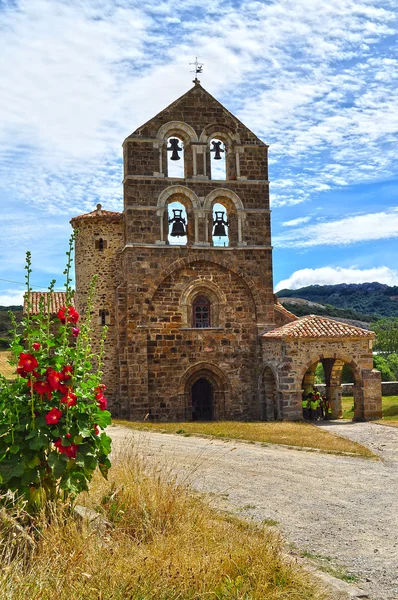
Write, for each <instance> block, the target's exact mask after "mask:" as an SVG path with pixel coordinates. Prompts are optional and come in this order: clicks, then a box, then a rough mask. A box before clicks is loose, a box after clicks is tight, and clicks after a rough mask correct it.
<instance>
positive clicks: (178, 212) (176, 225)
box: [169, 208, 187, 237]
mask: <svg viewBox="0 0 398 600" xmlns="http://www.w3.org/2000/svg"><path fill="white" fill-rule="evenodd" d="M172 210H173V217H172V218H171V219H169V225H171V224H172V228H171V232H170V235H171V237H184V236H185V235H187V232H186V229H185V225H186V220H185V219H184V217H183V216H182V209H180V208H173V209H172Z"/></svg>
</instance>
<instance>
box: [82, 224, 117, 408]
mask: <svg viewBox="0 0 398 600" xmlns="http://www.w3.org/2000/svg"><path fill="white" fill-rule="evenodd" d="M121 217H122V215H120V218H117V219H115V218H113V219H112V218H108V217H100V216H99V217H94V218H93V217H91V218H89V219H81V220H79V219H77V220H75V221H73V226H74V228H76V229H78V234H77V238H76V242H75V272H76V307H77V310H78V311H79V312H81V313H82V314H84V312H85V311H86V307H87V295H88V290H89V287H90V282H91V279H92V277H93V275H97V276H98V279H97V284H96V290H95V297H94V312H93V315H92V329H93V333H92V348H93V350H94V352H95V353H98V350H99V340H100V338H101V335H102V332H103V326H102V325H101V318H100V315H99V311H100V310H105V311H106V325H107V326H108V332H107V337H106V342H105V356H104V367H103V371H104V376H103V380H104V382H105V383H106V386H107V398H108V400H109V407H110V408H111V409H112V408H115V407H116V406H117V402H118V397H119V364H118V327H117V323H116V315H115V293H116V288H117V286H118V284H119V283H120V280H121V271H120V252H121V248H122V245H123V221H122V218H121ZM100 238H102V239H103V240H104V241H105V242H106V247H105V248H104V250H103V251H100V250H99V249H98V248H96V244H95V242H96V241H98V240H99V239H100Z"/></svg>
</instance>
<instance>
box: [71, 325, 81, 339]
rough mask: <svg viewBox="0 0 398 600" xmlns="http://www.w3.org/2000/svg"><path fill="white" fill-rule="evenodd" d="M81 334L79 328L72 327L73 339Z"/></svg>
mask: <svg viewBox="0 0 398 600" xmlns="http://www.w3.org/2000/svg"><path fill="white" fill-rule="evenodd" d="M79 333H80V329H79V328H78V327H72V335H73V337H77V336H78V335H79Z"/></svg>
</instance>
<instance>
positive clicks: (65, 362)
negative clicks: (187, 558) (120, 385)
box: [0, 236, 111, 513]
mask: <svg viewBox="0 0 398 600" xmlns="http://www.w3.org/2000/svg"><path fill="white" fill-rule="evenodd" d="M72 245H73V236H72V238H71V240H70V245H69V251H68V252H67V253H66V254H67V266H66V269H65V271H64V274H65V275H66V283H65V287H66V294H65V297H66V301H65V305H64V306H62V307H61V308H60V309H59V310H58V312H57V314H56V315H52V314H51V309H52V298H53V290H54V284H55V281H52V282H51V284H50V287H49V293H48V294H47V298H46V300H45V299H44V298H43V299H42V300H41V303H40V311H39V314H32V305H31V288H30V275H31V272H32V271H31V257H30V253H29V252H28V253H27V263H26V267H25V269H26V271H27V273H26V281H27V294H26V306H27V310H26V314H25V317H24V319H23V321H22V327H23V333H22V335H21V334H20V333H19V332H18V331H17V326H16V323H15V321H14V335H13V342H12V346H11V350H12V355H13V358H12V360H11V364H14V366H15V378H14V380H13V381H7V380H6V379H4V378H1V379H0V495H1V493H2V492H5V491H7V490H11V491H14V492H16V494H17V495H18V497H21V496H22V497H23V498H24V499H25V500H26V502H27V507H28V510H29V511H30V512H31V513H35V512H37V511H39V510H41V509H42V508H43V507H44V506H45V505H46V503H47V502H48V501H52V502H54V501H55V502H65V501H67V502H69V503H72V502H73V500H74V499H75V498H76V496H77V494H79V493H80V492H81V491H83V490H87V487H88V483H89V481H90V480H91V478H92V476H93V473H94V471H95V470H96V469H97V468H98V469H99V470H100V471H101V473H102V474H103V475H104V476H105V477H106V475H107V471H108V468H109V467H110V462H109V459H108V455H109V453H110V450H111V440H110V438H109V436H108V435H107V434H106V433H105V431H104V429H105V427H106V426H107V425H109V424H110V422H111V416H110V413H109V412H108V411H107V410H106V408H107V400H106V396H105V394H106V388H105V385H104V384H102V383H101V375H102V371H101V367H102V359H103V353H104V337H103V338H102V340H101V343H100V349H99V353H98V354H95V353H93V351H92V349H91V346H90V318H91V314H92V300H93V295H94V287H95V281H93V282H92V285H91V288H90V291H89V294H88V306H87V314H86V315H85V319H84V321H83V323H82V319H81V316H80V315H79V314H78V312H77V311H76V310H75V308H74V306H73V292H72V290H71V287H70V284H71V279H70V269H71V263H72ZM104 329H105V328H104ZM104 335H105V331H104Z"/></svg>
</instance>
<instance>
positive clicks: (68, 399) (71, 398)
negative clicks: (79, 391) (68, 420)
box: [61, 391, 77, 407]
mask: <svg viewBox="0 0 398 600" xmlns="http://www.w3.org/2000/svg"><path fill="white" fill-rule="evenodd" d="M61 402H63V403H64V404H67V405H68V406H69V407H70V406H76V404H77V396H76V394H74V393H73V392H71V391H69V392H68V393H67V394H66V396H62V398H61Z"/></svg>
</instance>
